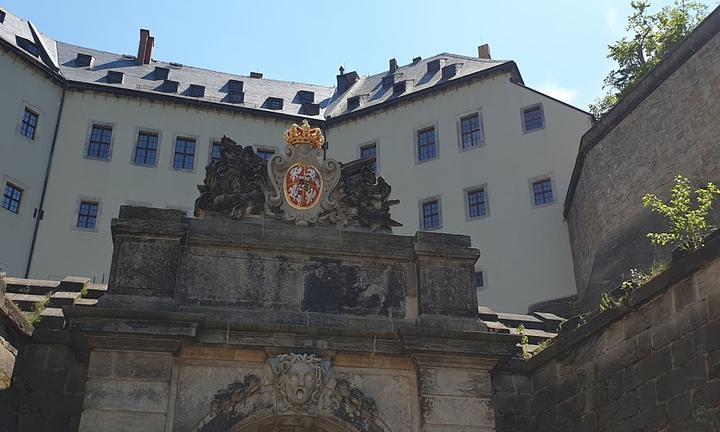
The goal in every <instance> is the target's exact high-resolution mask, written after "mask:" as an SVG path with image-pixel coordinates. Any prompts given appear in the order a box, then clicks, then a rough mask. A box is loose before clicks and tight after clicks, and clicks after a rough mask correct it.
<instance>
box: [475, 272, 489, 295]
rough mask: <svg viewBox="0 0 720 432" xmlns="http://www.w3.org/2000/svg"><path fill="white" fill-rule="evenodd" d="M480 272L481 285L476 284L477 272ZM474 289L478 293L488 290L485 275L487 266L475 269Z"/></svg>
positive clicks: (486, 276)
mask: <svg viewBox="0 0 720 432" xmlns="http://www.w3.org/2000/svg"><path fill="white" fill-rule="evenodd" d="M478 273H481V274H482V283H483V284H482V285H478V284H477V274H478ZM475 275H476V278H475V290H476V291H477V292H478V293H479V292H480V291H487V290H488V275H487V267H484V266H482V267H478V268H476V269H475Z"/></svg>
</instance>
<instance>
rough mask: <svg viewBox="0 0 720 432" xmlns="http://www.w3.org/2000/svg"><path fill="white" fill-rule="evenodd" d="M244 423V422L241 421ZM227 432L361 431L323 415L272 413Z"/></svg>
mask: <svg viewBox="0 0 720 432" xmlns="http://www.w3.org/2000/svg"><path fill="white" fill-rule="evenodd" d="M243 423H245V422H243ZM228 432H363V431H361V430H357V429H355V428H349V427H347V426H346V425H341V424H340V423H339V422H338V420H336V419H333V418H331V417H325V416H317V417H316V416H308V415H274V416H268V417H265V418H263V419H259V420H257V421H253V422H251V423H246V424H242V425H236V426H235V427H233V428H231V429H230V430H229V431H228Z"/></svg>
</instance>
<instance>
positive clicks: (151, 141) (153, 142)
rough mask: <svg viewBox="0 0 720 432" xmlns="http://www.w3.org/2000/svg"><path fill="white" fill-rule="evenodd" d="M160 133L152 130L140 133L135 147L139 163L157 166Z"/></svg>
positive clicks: (136, 158) (136, 160) (136, 161)
mask: <svg viewBox="0 0 720 432" xmlns="http://www.w3.org/2000/svg"><path fill="white" fill-rule="evenodd" d="M157 150H158V135H157V134H154V133H150V132H140V133H138V140H137V147H136V148H135V163H136V164H138V165H145V166H155V164H156V162H157Z"/></svg>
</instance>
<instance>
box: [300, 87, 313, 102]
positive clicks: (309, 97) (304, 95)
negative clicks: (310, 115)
mask: <svg viewBox="0 0 720 432" xmlns="http://www.w3.org/2000/svg"><path fill="white" fill-rule="evenodd" d="M297 97H298V101H300V103H301V104H306V103H313V102H315V92H312V91H309V90H300V91H298V92H297Z"/></svg>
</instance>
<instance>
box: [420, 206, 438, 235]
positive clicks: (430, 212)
mask: <svg viewBox="0 0 720 432" xmlns="http://www.w3.org/2000/svg"><path fill="white" fill-rule="evenodd" d="M421 221H422V229H424V230H433V229H438V228H440V201H439V200H437V199H433V200H430V201H425V202H423V203H422V215H421Z"/></svg>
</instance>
